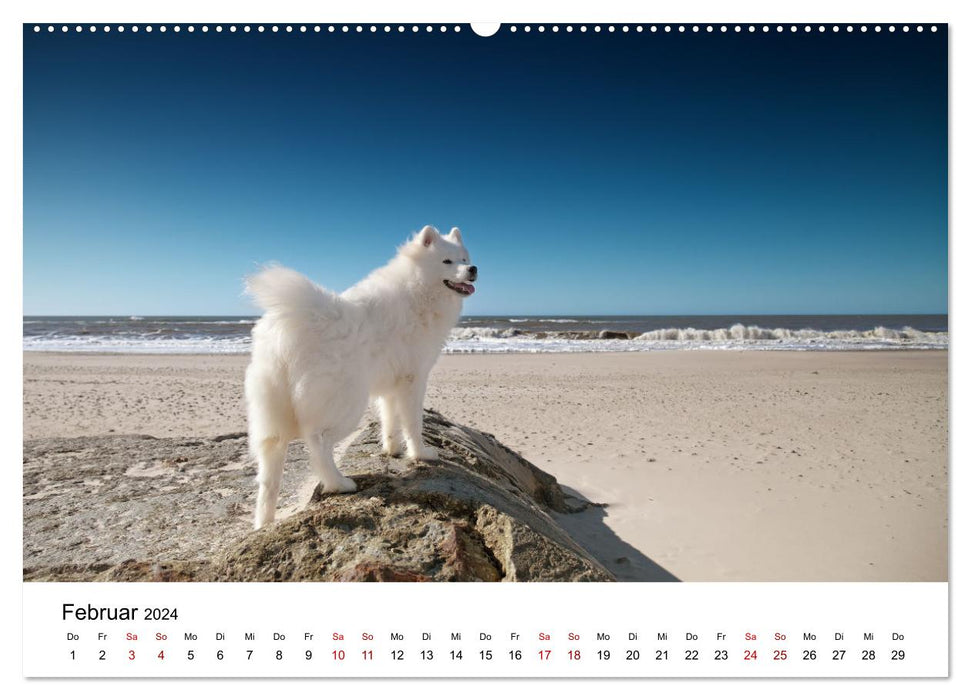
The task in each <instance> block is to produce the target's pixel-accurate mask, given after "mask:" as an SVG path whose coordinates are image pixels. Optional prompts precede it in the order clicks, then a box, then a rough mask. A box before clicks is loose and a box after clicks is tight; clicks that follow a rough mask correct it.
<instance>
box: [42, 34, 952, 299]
mask: <svg viewBox="0 0 971 700" xmlns="http://www.w3.org/2000/svg"><path fill="white" fill-rule="evenodd" d="M946 189H947V40H946V33H945V32H938V33H934V34H932V33H930V32H924V33H921V34H918V33H916V32H911V33H909V34H904V33H902V32H897V33H895V34H889V33H886V32H885V33H882V34H874V33H872V32H871V33H868V34H865V35H864V34H860V33H859V32H856V33H853V34H847V33H845V32H842V33H839V34H833V33H832V32H828V33H826V34H818V33H816V32H813V33H811V34H804V33H802V32H799V33H797V34H794V35H793V34H790V33H789V32H785V33H783V34H776V33H774V32H773V33H770V34H768V35H763V34H762V33H757V34H755V35H750V34H747V33H744V32H743V33H742V34H735V33H733V32H729V33H728V34H725V35H723V34H720V33H715V34H707V33H704V32H703V33H701V34H697V35H695V34H690V33H689V34H677V33H674V34H670V35H666V34H663V33H662V34H634V33H631V34H627V35H624V34H619V33H615V34H607V33H606V32H604V33H602V34H599V35H598V34H594V33H593V32H592V31H591V32H588V33H585V34H580V33H578V32H575V33H573V34H566V33H564V32H561V33H558V34H553V33H551V32H549V31H547V32H546V33H545V34H538V33H535V32H533V33H531V34H529V35H524V34H523V33H522V32H521V31H520V32H518V33H516V34H510V33H509V32H508V31H507V30H505V29H504V30H503V31H501V32H500V33H499V34H498V35H496V36H493V37H490V38H481V37H477V36H475V35H474V34H473V33H472V32H471V31H470V30H469V29H468V28H467V27H464V28H463V31H462V32H461V33H459V34H457V35H456V34H453V33H448V34H440V33H438V32H437V31H436V32H435V33H433V34H426V33H424V32H421V33H420V34H417V35H414V34H411V33H410V32H408V33H406V34H403V35H400V34H398V33H393V34H391V35H384V34H378V35H372V34H369V33H365V34H363V35H359V34H355V33H351V34H349V35H343V34H340V33H338V34H327V33H326V32H324V33H321V34H313V33H308V34H285V33H282V32H281V33H280V34H272V33H269V32H267V33H264V34H257V33H250V34H243V33H241V32H238V33H236V34H230V33H228V32H227V31H224V32H223V33H221V34H216V33H215V32H213V31H210V32H209V33H207V34H202V32H196V33H194V34H188V33H187V32H185V31H183V32H182V33H180V34H178V35H177V34H174V33H172V32H171V31H170V32H167V33H166V34H160V33H158V31H157V30H156V31H155V32H153V33H152V34H146V33H144V32H140V33H138V34H137V35H133V34H131V33H130V32H126V33H124V34H122V35H119V34H118V33H117V32H112V33H110V34H107V35H105V34H104V33H102V32H98V33H96V34H89V33H88V32H86V31H85V32H84V33H82V34H80V35H78V34H75V33H74V32H73V31H72V32H70V33H68V34H62V33H61V32H55V33H54V34H48V33H47V32H42V33H40V34H35V33H34V32H33V31H32V30H31V28H30V27H26V28H25V30H24V313H25V314H28V315H33V314H65V315H66V314H140V315H150V314H248V313H253V312H254V310H253V308H252V307H251V306H250V305H249V303H248V302H247V300H246V299H245V298H244V297H243V296H242V295H241V289H242V283H241V280H242V277H243V276H244V275H245V274H247V273H248V272H250V271H252V270H254V269H255V268H256V266H257V265H258V264H259V263H262V262H266V261H270V260H276V261H279V262H282V263H284V264H287V265H290V266H293V267H295V268H297V269H299V270H301V271H302V272H305V273H307V274H309V275H310V276H311V277H313V278H314V279H316V280H317V281H319V282H321V283H322V284H324V285H325V286H328V287H331V288H333V289H344V288H346V287H347V286H349V285H351V284H353V283H354V282H355V281H356V280H357V279H359V278H360V277H362V276H364V275H365V274H366V273H367V272H368V271H369V270H370V269H372V268H374V267H376V266H378V265H380V264H382V263H383V262H384V261H385V260H386V259H387V258H389V257H390V256H391V255H392V254H393V252H394V249H395V246H396V245H397V244H398V243H400V242H401V241H402V240H404V238H405V237H406V236H407V235H408V233H409V232H410V231H414V230H417V229H418V228H420V227H421V226H422V225H423V224H426V223H431V224H433V225H436V226H438V227H439V228H441V229H443V230H447V229H448V228H449V227H451V226H459V227H461V228H462V230H463V232H464V234H465V238H466V243H467V244H468V246H469V248H470V250H471V252H472V257H473V260H474V262H475V263H476V264H477V265H478V266H479V269H480V282H479V284H478V285H477V286H478V289H479V291H478V292H477V293H476V295H475V296H474V297H472V298H471V299H470V300H468V301H467V302H466V306H465V311H466V313H467V314H555V313H560V314H607V313H612V314H625V313H630V314H686V313H687V314H690V313H696V314H714V313H725V314H732V313H943V312H946V311H947V199H946Z"/></svg>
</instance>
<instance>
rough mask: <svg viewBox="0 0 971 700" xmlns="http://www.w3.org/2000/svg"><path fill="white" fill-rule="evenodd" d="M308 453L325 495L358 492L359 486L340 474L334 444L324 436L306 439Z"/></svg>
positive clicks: (311, 436) (312, 436)
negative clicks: (335, 460)
mask: <svg viewBox="0 0 971 700" xmlns="http://www.w3.org/2000/svg"><path fill="white" fill-rule="evenodd" d="M304 441H305V442H306V443H307V452H309V453H310V466H312V467H313V470H314V473H315V474H316V475H317V480H318V481H320V486H321V488H322V489H323V491H324V493H351V492H353V491H357V484H355V483H354V481H353V480H352V479H348V478H347V477H346V476H344V475H343V474H341V473H340V471H339V470H338V469H337V464H336V463H335V462H334V443H333V442H332V441H330V440H327V439H325V438H324V436H323V435H310V436H307V437H305V438H304Z"/></svg>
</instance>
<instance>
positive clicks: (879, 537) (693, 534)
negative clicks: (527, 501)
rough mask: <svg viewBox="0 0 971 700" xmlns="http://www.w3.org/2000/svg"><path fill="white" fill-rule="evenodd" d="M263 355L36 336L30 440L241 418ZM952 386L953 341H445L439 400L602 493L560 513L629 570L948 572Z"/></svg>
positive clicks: (792, 575)
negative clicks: (39, 348)
mask: <svg viewBox="0 0 971 700" xmlns="http://www.w3.org/2000/svg"><path fill="white" fill-rule="evenodd" d="M247 361H248V358H247V357H246V356H243V355H233V356H215V355H208V356H202V355H95V354H55V353H33V352H28V353H25V354H24V438H25V439H31V438H40V437H74V436H91V435H106V434H119V435H120V434H127V433H136V434H149V435H153V436H156V437H191V436H214V435H220V434H225V433H233V432H239V431H243V430H245V427H246V423H245V411H244V405H243V398H242V377H243V371H244V368H245V366H246V363H247ZM947 391H948V387H947V353H946V352H941V351H921V352H908V351H894V352H718V351H681V352H678V351H674V352H650V353H627V354H606V353H604V354H585V353H576V354H562V355H553V354H539V355H527V354H518V355H474V356H467V355H449V356H444V357H443V358H442V359H441V361H440V362H439V363H438V365H437V366H436V368H435V370H434V371H433V373H432V376H431V380H430V386H429V390H428V395H427V398H426V402H425V405H426V406H427V407H430V408H434V409H436V410H438V411H440V412H441V413H442V414H444V415H445V416H447V417H449V418H450V419H452V420H453V421H456V422H458V423H464V424H467V425H470V426H472V427H474V428H477V429H479V430H482V431H485V432H488V433H492V434H494V435H495V436H496V438H498V439H499V440H500V441H501V442H502V443H504V444H505V445H507V446H508V447H510V448H511V449H513V450H516V451H518V452H519V453H521V454H522V455H523V456H524V457H526V458H527V459H529V460H530V461H532V462H533V463H534V464H536V465H537V466H538V467H540V468H541V469H543V470H546V471H548V472H549V473H551V474H553V475H554V476H555V477H556V478H557V479H558V480H559V481H560V483H561V484H563V485H564V486H565V487H568V488H569V489H573V490H574V491H577V492H579V493H580V494H582V495H583V496H584V497H586V498H587V499H590V500H592V501H595V502H598V503H603V504H605V505H606V507H605V508H603V509H600V508H598V509H590V510H588V511H586V512H584V513H580V514H575V515H562V516H558V518H559V519H560V521H561V524H562V525H563V527H564V528H565V529H566V530H567V531H568V532H569V533H570V534H571V535H572V536H573V537H574V538H575V539H576V540H577V541H578V542H580V543H581V544H582V545H584V546H585V547H586V548H587V549H588V550H589V551H590V552H592V553H594V554H595V555H596V556H597V558H598V559H599V560H600V561H601V562H602V563H603V564H604V565H605V566H607V567H608V568H609V569H610V570H611V571H612V572H613V573H614V574H615V575H616V576H617V577H618V578H619V579H621V580H645V579H652V580H658V579H671V578H676V579H679V580H685V581H826V580H833V581H943V580H947V571H948V569H947V443H948V422H947ZM309 478H310V476H309V474H308V475H307V479H308V480H309ZM601 521H602V522H601ZM594 524H596V525H606V526H607V528H608V530H607V531H608V532H612V533H613V534H612V536H610V537H605V536H604V534H603V533H604V532H605V528H604V527H602V526H601V527H594Z"/></svg>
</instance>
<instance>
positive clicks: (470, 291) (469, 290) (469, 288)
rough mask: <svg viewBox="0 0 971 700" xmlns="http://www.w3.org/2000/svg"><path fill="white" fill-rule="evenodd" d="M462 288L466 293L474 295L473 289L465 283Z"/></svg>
mask: <svg viewBox="0 0 971 700" xmlns="http://www.w3.org/2000/svg"><path fill="white" fill-rule="evenodd" d="M462 286H463V287H465V291H467V292H468V293H469V294H474V293H475V287H474V286H472V285H471V284H468V283H465V284H463V285H462Z"/></svg>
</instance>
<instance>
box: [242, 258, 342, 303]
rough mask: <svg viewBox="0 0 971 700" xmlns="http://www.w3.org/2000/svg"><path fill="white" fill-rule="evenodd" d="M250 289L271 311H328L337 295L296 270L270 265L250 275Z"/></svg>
mask: <svg viewBox="0 0 971 700" xmlns="http://www.w3.org/2000/svg"><path fill="white" fill-rule="evenodd" d="M246 292H247V293H248V294H249V295H250V296H251V297H253V300H254V301H255V302H256V305H257V306H259V307H260V308H261V309H263V310H264V311H267V312H277V313H287V312H294V311H296V312H301V311H305V312H317V313H320V312H325V313H326V311H327V310H330V309H332V307H333V306H334V301H335V299H336V296H337V295H335V294H334V293H333V292H331V291H329V290H327V289H324V288H323V287H321V286H320V285H318V284H314V283H313V282H311V281H310V280H309V279H307V278H306V277H304V276H303V275H301V274H300V273H299V272H297V271H296V270H291V269H289V268H286V267H281V266H279V265H270V266H268V267H265V268H263V269H262V270H260V271H259V272H257V273H256V274H255V275H251V276H249V277H247V278H246Z"/></svg>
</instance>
